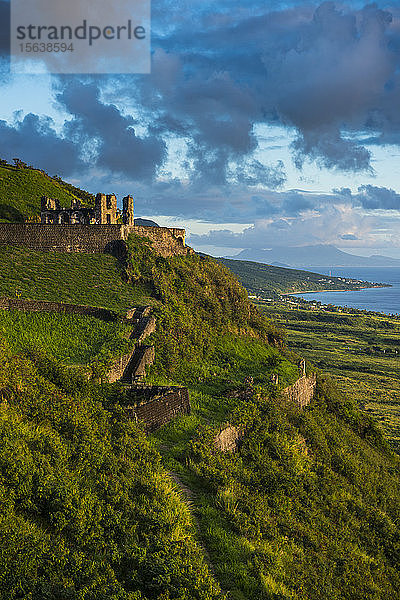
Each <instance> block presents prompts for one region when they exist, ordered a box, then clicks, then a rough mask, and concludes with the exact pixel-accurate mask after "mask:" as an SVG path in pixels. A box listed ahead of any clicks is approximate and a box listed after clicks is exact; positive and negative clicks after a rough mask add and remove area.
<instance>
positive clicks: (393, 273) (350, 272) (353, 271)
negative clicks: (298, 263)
mask: <svg viewBox="0 0 400 600" xmlns="http://www.w3.org/2000/svg"><path fill="white" fill-rule="evenodd" d="M303 268H304V269H305V270H307V271H313V272H314V273H321V274H323V275H330V276H331V277H346V278H351V279H361V280H362V281H370V282H374V283H387V284H390V285H391V286H392V287H387V288H373V289H368V288H367V289H362V290H357V291H350V292H316V293H312V294H311V293H310V294H304V293H303V294H293V296H299V297H301V298H304V299H305V300H310V301H311V300H316V301H317V302H318V301H319V302H322V303H323V304H334V305H336V306H348V307H351V308H358V309H360V310H372V311H376V312H381V313H384V314H388V315H395V314H396V315H398V314H400V267H379V268H377V267H303Z"/></svg>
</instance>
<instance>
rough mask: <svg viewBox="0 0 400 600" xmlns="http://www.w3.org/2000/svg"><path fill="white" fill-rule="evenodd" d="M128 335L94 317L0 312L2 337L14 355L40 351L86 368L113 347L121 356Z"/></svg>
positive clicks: (124, 331)
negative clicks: (119, 347)
mask: <svg viewBox="0 0 400 600" xmlns="http://www.w3.org/2000/svg"><path fill="white" fill-rule="evenodd" d="M127 332H128V328H127V326H126V325H125V326H124V325H122V323H106V322H104V321H102V320H100V319H97V318H95V317H87V316H80V315H66V314H56V313H49V312H20V311H16V310H11V311H7V310H0V335H2V336H3V337H4V338H5V339H6V340H7V343H8V345H9V346H10V348H11V349H12V350H13V351H14V352H22V351H27V350H32V349H34V350H39V351H40V352H42V353H44V354H46V355H48V356H50V357H52V358H55V359H57V360H59V361H62V362H63V363H65V364H81V365H84V364H86V363H89V362H90V361H91V360H93V359H94V358H95V357H96V356H98V355H99V354H100V353H101V354H104V352H105V349H106V348H107V349H108V348H110V346H112V347H113V348H114V354H115V353H118V346H119V345H120V346H121V347H122V346H123V345H124V344H123V341H124V334H126V333H127ZM118 341H119V342H120V344H119V345H118Z"/></svg>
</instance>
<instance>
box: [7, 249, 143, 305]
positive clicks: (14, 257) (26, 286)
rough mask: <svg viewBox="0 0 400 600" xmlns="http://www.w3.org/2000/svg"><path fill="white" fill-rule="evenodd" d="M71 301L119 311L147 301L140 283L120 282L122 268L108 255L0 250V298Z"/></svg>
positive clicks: (122, 279) (121, 279)
mask: <svg viewBox="0 0 400 600" xmlns="http://www.w3.org/2000/svg"><path fill="white" fill-rule="evenodd" d="M16 294H20V295H21V298H29V299H33V300H48V301H59V302H71V303H74V304H86V305H91V306H99V307H104V308H109V309H113V310H116V311H117V312H122V311H124V310H125V309H127V308H130V307H132V306H136V305H137V304H141V303H142V304H146V303H148V302H149V301H150V298H149V297H150V295H151V290H150V288H149V286H146V285H145V284H142V283H136V284H135V285H132V284H130V283H127V282H126V281H124V278H123V268H122V266H121V263H119V262H118V260H117V259H116V258H114V257H113V256H110V255H108V254H63V253H55V252H51V253H50V252H35V251H32V250H26V249H23V248H15V247H9V248H6V247H5V248H0V296H8V297H15V296H16Z"/></svg>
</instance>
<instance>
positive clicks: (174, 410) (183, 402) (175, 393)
mask: <svg viewBox="0 0 400 600" xmlns="http://www.w3.org/2000/svg"><path fill="white" fill-rule="evenodd" d="M150 387H151V388H153V389H152V390H150V389H149V393H150V394H153V395H154V393H156V397H155V398H154V399H152V400H148V399H145V401H144V403H143V404H140V405H137V406H130V407H127V409H126V411H127V415H128V417H129V418H130V419H134V420H135V421H138V420H139V421H144V423H145V425H146V430H147V431H155V430H156V429H158V428H159V427H162V425H165V424H166V423H169V422H170V421H171V420H172V419H174V418H175V417H177V416H178V415H189V414H190V401H189V392H188V390H187V388H180V387H172V388H161V387H157V388H156V387H153V386H150ZM139 390H140V388H139ZM139 390H138V391H139ZM157 392H158V394H157ZM143 394H144V398H146V390H145V388H143Z"/></svg>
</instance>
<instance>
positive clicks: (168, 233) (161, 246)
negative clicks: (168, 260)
mask: <svg viewBox="0 0 400 600" xmlns="http://www.w3.org/2000/svg"><path fill="white" fill-rule="evenodd" d="M131 232H132V233H135V234H136V235H143V236H145V237H148V238H149V239H150V240H151V241H152V242H153V244H152V248H153V249H154V250H155V251H156V252H157V253H158V254H161V256H164V257H167V256H174V255H176V254H191V253H193V250H192V248H188V247H187V246H185V230H184V229H177V228H169V227H141V226H139V225H135V226H132V227H127V228H126V230H125V231H124V232H123V235H124V239H127V237H128V235H129V233H131Z"/></svg>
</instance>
